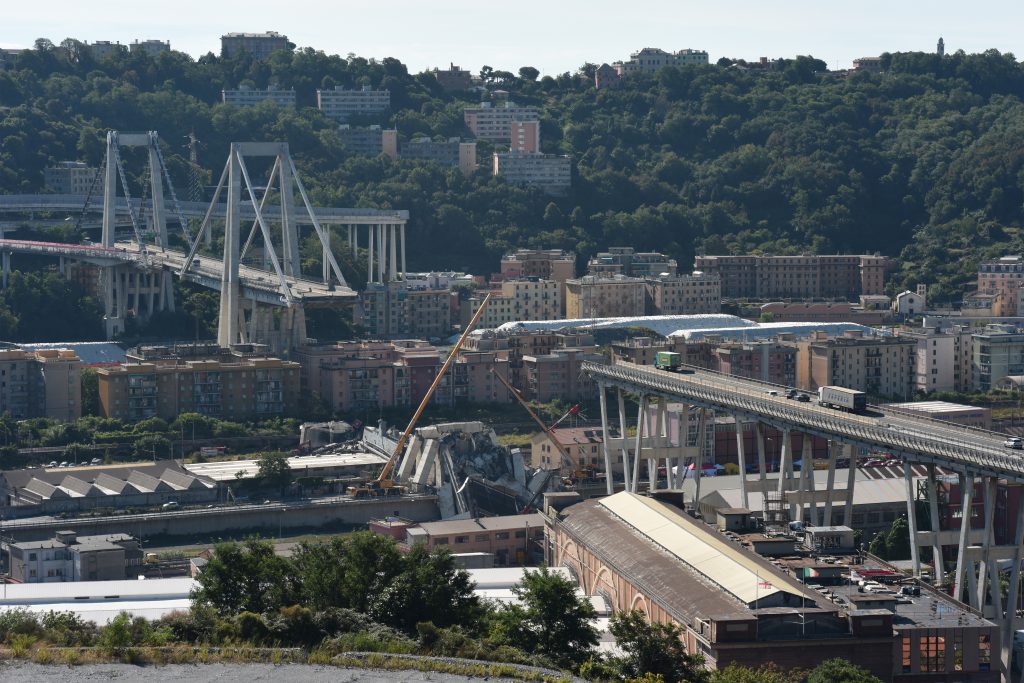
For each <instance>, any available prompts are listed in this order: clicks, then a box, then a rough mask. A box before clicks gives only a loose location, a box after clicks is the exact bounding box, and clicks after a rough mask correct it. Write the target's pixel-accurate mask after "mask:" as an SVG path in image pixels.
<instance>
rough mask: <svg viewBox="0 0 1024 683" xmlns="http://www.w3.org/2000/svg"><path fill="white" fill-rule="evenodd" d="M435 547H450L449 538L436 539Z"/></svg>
mask: <svg viewBox="0 0 1024 683" xmlns="http://www.w3.org/2000/svg"><path fill="white" fill-rule="evenodd" d="M434 545H448V537H447V536H444V537H442V538H435V539H434Z"/></svg>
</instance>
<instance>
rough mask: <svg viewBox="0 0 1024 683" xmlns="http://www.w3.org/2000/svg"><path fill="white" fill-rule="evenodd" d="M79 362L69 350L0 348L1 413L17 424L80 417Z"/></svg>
mask: <svg viewBox="0 0 1024 683" xmlns="http://www.w3.org/2000/svg"><path fill="white" fill-rule="evenodd" d="M81 377H82V361H81V360H80V359H79V358H78V356H77V355H76V354H75V352H74V351H71V350H69V349H40V350H38V351H26V350H24V349H21V348H19V347H17V346H14V345H9V346H8V347H7V348H0V413H7V414H9V415H10V416H11V417H12V418H14V419H16V420H24V419H27V418H32V417H49V418H52V419H54V420H59V421H61V422H69V421H71V420H76V419H78V418H80V417H81V416H82V379H81Z"/></svg>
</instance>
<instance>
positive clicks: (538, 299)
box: [461, 278, 562, 329]
mask: <svg viewBox="0 0 1024 683" xmlns="http://www.w3.org/2000/svg"><path fill="white" fill-rule="evenodd" d="M499 285H500V289H497V290H492V291H491V299H490V301H489V302H488V303H487V308H485V309H484V312H483V313H482V314H481V316H480V319H479V320H478V321H477V324H476V326H477V328H479V329H493V328H495V327H498V326H500V325H504V324H505V323H510V322H516V321H519V320H558V319H559V318H560V317H561V316H562V296H561V285H560V284H559V283H558V282H556V281H554V280H541V279H540V278H524V279H519V280H503V281H502V282H501V283H499ZM482 301H483V297H480V296H475V297H471V298H470V299H469V300H467V301H466V302H465V305H464V311H463V313H462V315H461V322H462V324H463V325H466V324H468V323H469V321H470V320H471V319H472V318H473V316H474V315H475V314H476V311H477V309H478V308H480V304H481V303H482Z"/></svg>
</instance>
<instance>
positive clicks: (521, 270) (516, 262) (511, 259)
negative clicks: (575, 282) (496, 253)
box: [501, 249, 576, 315]
mask: <svg viewBox="0 0 1024 683" xmlns="http://www.w3.org/2000/svg"><path fill="white" fill-rule="evenodd" d="M501 275H502V277H504V278H507V279H511V280H515V279H519V278H534V277H535V278H540V279H541V280H554V281H555V282H558V283H559V285H560V288H559V294H560V296H561V297H562V311H561V313H562V315H565V283H566V281H567V280H568V279H569V278H571V277H574V276H575V275H576V254H574V253H572V252H570V251H562V250H561V249H518V250H516V251H515V252H514V253H511V254H505V255H504V256H502V257H501Z"/></svg>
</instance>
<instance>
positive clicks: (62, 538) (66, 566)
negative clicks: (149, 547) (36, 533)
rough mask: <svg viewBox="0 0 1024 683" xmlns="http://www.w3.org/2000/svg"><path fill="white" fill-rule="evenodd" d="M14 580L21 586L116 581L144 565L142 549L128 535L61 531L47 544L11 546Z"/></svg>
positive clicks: (135, 540) (128, 575)
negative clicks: (81, 533) (84, 533)
mask: <svg viewBox="0 0 1024 683" xmlns="http://www.w3.org/2000/svg"><path fill="white" fill-rule="evenodd" d="M8 550H9V552H10V560H11V566H10V572H11V578H12V579H14V580H15V581H19V582H21V583H61V582H65V581H117V580H121V579H126V578H131V576H132V573H133V571H137V568H138V566H139V565H140V564H141V563H142V546H141V544H140V543H139V540H138V539H137V538H135V537H133V536H130V535H128V534H107V535H103V536H78V535H77V534H75V532H73V531H58V532H57V534H56V536H55V537H54V538H53V539H50V540H47V541H25V542H21V543H11V544H10V545H9V546H8Z"/></svg>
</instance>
